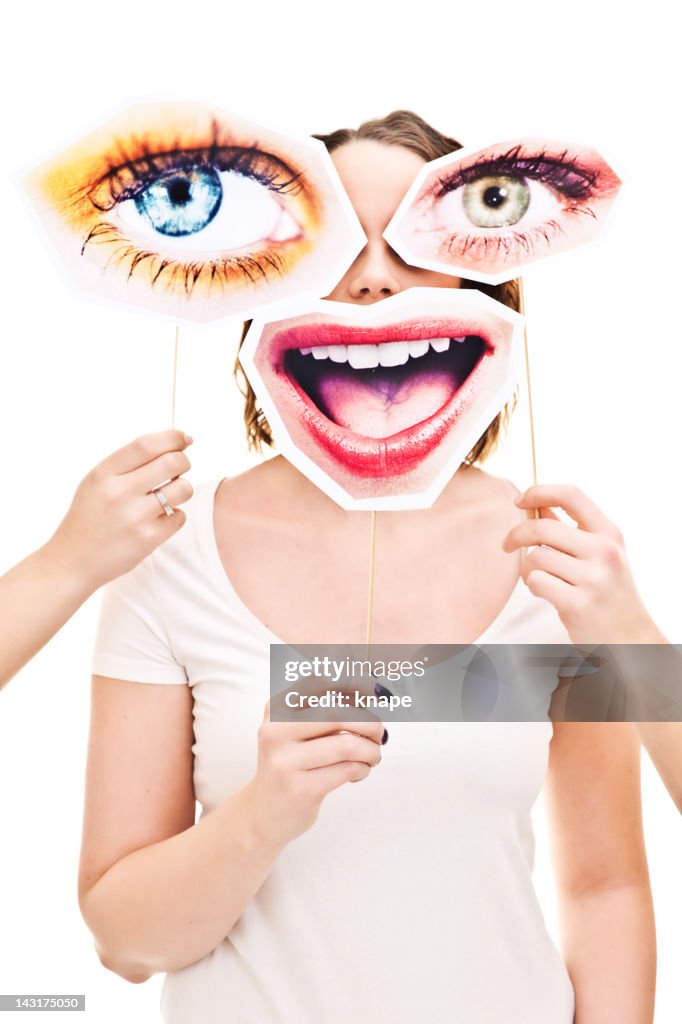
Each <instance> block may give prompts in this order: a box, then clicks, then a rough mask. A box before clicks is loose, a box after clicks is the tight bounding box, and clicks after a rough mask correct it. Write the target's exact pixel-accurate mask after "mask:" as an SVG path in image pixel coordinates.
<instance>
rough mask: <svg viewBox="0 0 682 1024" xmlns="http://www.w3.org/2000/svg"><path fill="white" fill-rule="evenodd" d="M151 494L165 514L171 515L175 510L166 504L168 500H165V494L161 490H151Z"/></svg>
mask: <svg viewBox="0 0 682 1024" xmlns="http://www.w3.org/2000/svg"><path fill="white" fill-rule="evenodd" d="M152 494H153V495H154V496H155V498H156V500H157V501H158V503H159V505H160V506H161V508H162V509H163V511H164V512H165V513H166V515H167V516H172V515H173V513H174V512H175V509H174V508H173V507H172V506H171V505H169V504H168V502H167V501H166V495H165V494H164V493H163V491H161V490H158V491H152Z"/></svg>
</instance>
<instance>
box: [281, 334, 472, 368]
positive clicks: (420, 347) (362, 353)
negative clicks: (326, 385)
mask: <svg viewBox="0 0 682 1024" xmlns="http://www.w3.org/2000/svg"><path fill="white" fill-rule="evenodd" d="M451 341H456V342H457V343H458V344H460V345H461V344H462V342H464V341H466V335H462V337H461V338H424V339H422V340H420V341H382V342H380V343H379V344H377V345H317V346H314V347H311V348H300V349H299V350H298V351H299V352H300V353H301V355H302V356H308V355H310V354H311V353H312V356H313V359H331V361H332V362H333V363H350V365H351V366H352V367H353V369H355V370H371V369H374V368H375V367H377V366H402V365H403V364H404V363H406V362H407V360H408V359H409V358H412V359H419V357H420V356H424V355H426V353H427V352H428V351H429V349H430V348H432V349H433V350H434V352H447V351H448V349H449V348H450V342H451Z"/></svg>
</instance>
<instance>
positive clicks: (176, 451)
mask: <svg viewBox="0 0 682 1024" xmlns="http://www.w3.org/2000/svg"><path fill="white" fill-rule="evenodd" d="M191 443H192V438H191V437H189V436H188V435H187V434H183V433H182V431H180V430H165V431H162V432H161V433H158V434H145V435H144V436H143V437H139V438H137V440H136V441H133V442H132V443H131V444H128V445H126V446H125V447H124V448H120V449H119V450H118V451H116V452H114V453H113V454H112V455H109V457H108V458H106V459H104V461H103V462H100V463H99V464H98V465H97V466H95V468H94V469H92V470H91V471H90V472H89V473H88V475H87V476H86V477H85V478H84V479H83V480H82V481H81V483H80V484H79V486H78V489H77V490H76V493H75V496H74V498H73V501H72V503H71V507H70V508H69V511H68V512H67V513H66V516H65V517H64V519H63V520H62V522H61V524H60V525H59V527H58V528H57V530H56V532H55V534H54V536H53V537H52V538H51V540H49V541H48V543H47V544H46V545H45V548H44V549H43V551H44V555H45V556H47V557H51V558H54V559H55V561H56V562H58V564H61V565H63V566H64V567H65V568H69V569H70V570H71V571H72V572H73V573H75V574H80V575H81V577H82V579H83V581H84V585H85V589H86V590H89V591H93V590H95V589H96V588H97V587H100V586H102V584H104V583H107V582H108V581H109V580H112V579H114V578H115V577H116V576H121V575H122V574H123V573H126V572H128V571H129V570H130V569H132V568H133V567H134V566H135V565H137V563H138V562H139V561H141V560H142V559H143V558H145V557H146V556H147V555H148V554H150V553H151V552H152V551H153V550H154V549H155V548H156V547H158V546H159V544H162V543H163V541H165V540H167V539H168V538H169V537H171V536H172V535H173V534H174V533H177V531H178V530H179V529H180V527H181V526H182V524H183V523H184V521H185V514H184V512H182V511H181V510H178V509H176V506H177V505H180V504H182V503H183V502H185V501H187V500H188V498H190V497H191V495H192V486H191V484H190V483H189V481H187V480H183V479H180V477H181V476H182V474H183V473H186V472H187V470H188V469H189V468H190V461H189V459H188V458H187V455H186V454H185V449H186V448H187V447H188V446H189V445H190V444H191ZM166 481H169V482H168V483H166ZM161 484H163V485H164V486H163V488H162V490H163V495H164V496H165V498H166V501H167V502H168V504H169V506H170V507H171V508H174V509H176V510H175V511H174V512H173V514H172V515H169V514H166V513H165V512H164V510H163V508H162V507H161V504H160V502H159V499H158V498H157V497H156V495H155V494H153V493H152V491H153V490H154V489H155V488H158V487H160V485H161Z"/></svg>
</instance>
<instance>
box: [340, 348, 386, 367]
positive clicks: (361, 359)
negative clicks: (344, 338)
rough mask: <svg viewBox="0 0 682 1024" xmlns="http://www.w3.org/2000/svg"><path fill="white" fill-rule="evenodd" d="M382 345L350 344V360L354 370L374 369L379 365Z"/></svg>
mask: <svg viewBox="0 0 682 1024" xmlns="http://www.w3.org/2000/svg"><path fill="white" fill-rule="evenodd" d="M380 348H381V346H380V345H349V346H348V362H349V363H350V365H351V366H352V367H353V369H354V370H372V369H374V367H375V366H378V365H379V349H380Z"/></svg>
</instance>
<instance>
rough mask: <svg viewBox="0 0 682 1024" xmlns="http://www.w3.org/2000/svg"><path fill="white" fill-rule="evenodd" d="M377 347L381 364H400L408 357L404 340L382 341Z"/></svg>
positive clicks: (408, 351) (408, 352) (407, 349)
mask: <svg viewBox="0 0 682 1024" xmlns="http://www.w3.org/2000/svg"><path fill="white" fill-rule="evenodd" d="M377 348H378V349H379V364H380V365H381V366H402V364H403V363H406V362H407V360H408V359H409V358H410V350H409V348H408V344H407V342H406V341H382V342H381V344H380V345H377Z"/></svg>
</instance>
